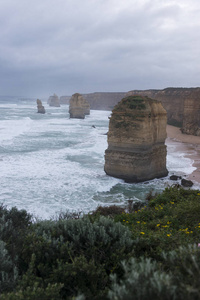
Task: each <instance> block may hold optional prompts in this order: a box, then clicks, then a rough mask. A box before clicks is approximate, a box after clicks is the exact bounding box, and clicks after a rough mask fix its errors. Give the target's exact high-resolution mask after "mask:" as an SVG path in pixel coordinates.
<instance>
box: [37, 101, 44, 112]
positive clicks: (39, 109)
mask: <svg viewBox="0 0 200 300" xmlns="http://www.w3.org/2000/svg"><path fill="white" fill-rule="evenodd" d="M37 109H38V113H39V114H45V108H44V106H43V105H42V101H41V100H39V99H37Z"/></svg>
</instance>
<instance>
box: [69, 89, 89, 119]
mask: <svg viewBox="0 0 200 300" xmlns="http://www.w3.org/2000/svg"><path fill="white" fill-rule="evenodd" d="M69 114H70V118H77V119H84V118H85V115H89V114H90V105H89V103H88V102H87V100H85V98H83V96H82V95H81V94H79V93H75V94H73V95H72V97H71V99H70V102H69Z"/></svg>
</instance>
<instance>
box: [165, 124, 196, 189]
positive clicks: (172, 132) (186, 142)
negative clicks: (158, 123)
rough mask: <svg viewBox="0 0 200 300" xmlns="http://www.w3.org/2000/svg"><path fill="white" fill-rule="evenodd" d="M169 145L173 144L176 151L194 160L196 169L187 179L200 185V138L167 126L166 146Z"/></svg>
mask: <svg viewBox="0 0 200 300" xmlns="http://www.w3.org/2000/svg"><path fill="white" fill-rule="evenodd" d="M168 144H173V145H174V146H175V148H176V151H181V152H182V153H184V156H185V157H186V158H190V159H192V160H193V164H192V166H193V167H195V168H196V169H195V170H194V171H193V172H192V173H191V174H189V175H187V176H186V178H187V179H188V180H192V181H193V182H194V181H195V182H197V183H199V184H200V137H199V136H194V135H187V134H183V133H182V132H181V131H180V128H178V127H175V126H172V125H167V139H166V145H168Z"/></svg>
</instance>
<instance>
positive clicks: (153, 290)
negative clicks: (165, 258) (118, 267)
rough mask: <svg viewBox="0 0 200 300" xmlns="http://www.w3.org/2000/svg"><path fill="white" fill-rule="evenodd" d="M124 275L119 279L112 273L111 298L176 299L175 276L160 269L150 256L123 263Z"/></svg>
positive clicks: (119, 299) (117, 299) (123, 299)
mask: <svg viewBox="0 0 200 300" xmlns="http://www.w3.org/2000/svg"><path fill="white" fill-rule="evenodd" d="M123 269H124V275H123V277H122V279H120V280H118V278H117V276H116V275H112V276H111V279H112V288H111V289H110V291H109V293H108V296H109V299H111V300H132V299H135V300H149V299H154V300H161V299H162V300H171V299H175V296H176V287H175V285H174V284H173V278H172V276H171V275H170V274H167V273H165V272H163V271H161V270H160V268H159V265H158V263H157V262H155V261H152V260H151V259H149V258H141V259H140V260H139V261H137V260H136V259H135V258H132V259H131V260H130V261H129V262H128V263H126V262H124V263H123Z"/></svg>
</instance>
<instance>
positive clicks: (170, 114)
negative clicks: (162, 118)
mask: <svg viewBox="0 0 200 300" xmlns="http://www.w3.org/2000/svg"><path fill="white" fill-rule="evenodd" d="M127 95H143V96H148V97H150V98H153V99H156V100H159V101H161V102H162V104H163V107H164V108H165V109H166V111H167V123H168V124H169V125H174V126H178V127H181V130H182V132H183V133H186V134H192V135H200V88H166V89H164V90H144V91H138V90H133V91H130V92H128V93H127Z"/></svg>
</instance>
